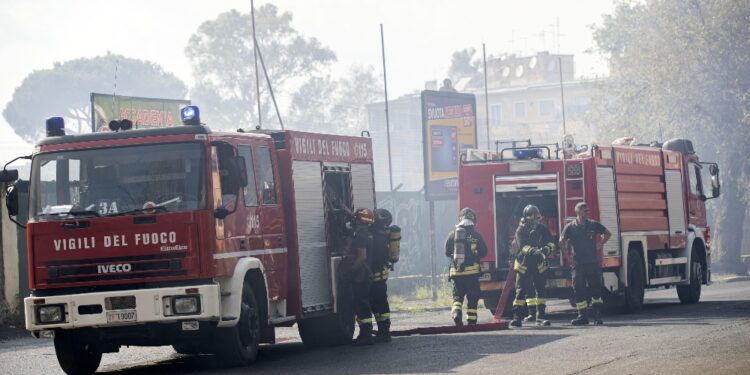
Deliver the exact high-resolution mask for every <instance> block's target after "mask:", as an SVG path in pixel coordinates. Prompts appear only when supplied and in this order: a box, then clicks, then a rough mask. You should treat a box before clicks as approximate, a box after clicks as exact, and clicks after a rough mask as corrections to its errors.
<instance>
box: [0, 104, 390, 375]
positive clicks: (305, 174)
mask: <svg viewBox="0 0 750 375" xmlns="http://www.w3.org/2000/svg"><path fill="white" fill-rule="evenodd" d="M187 112H188V115H193V116H195V114H196V113H197V108H193V112H191V111H187ZM183 114H185V113H184V112H183ZM185 122H186V123H188V124H190V125H184V126H176V127H169V128H159V129H147V130H120V131H117V132H114V131H113V132H107V133H96V134H82V135H64V130H62V129H64V128H63V126H64V125H62V119H61V118H53V119H51V120H50V121H48V135H51V136H49V137H47V138H45V139H44V140H42V141H41V142H39V143H38V144H37V146H36V150H35V152H34V154H33V156H32V157H31V158H32V172H31V182H30V194H29V196H30V204H29V220H28V223H27V226H26V230H27V239H28V254H29V258H28V267H29V285H30V288H31V289H32V291H33V292H32V295H31V296H30V297H28V298H26V299H25V300H24V304H25V315H26V316H25V319H26V328H27V329H28V330H30V331H31V332H32V333H33V334H34V335H35V336H37V337H38V336H40V335H42V334H49V333H52V332H54V343H55V349H56V353H57V358H58V360H59V363H60V365H61V367H62V368H63V370H65V372H67V373H89V372H94V371H95V370H96V368H97V367H98V365H99V362H100V360H101V356H102V353H111V352H117V351H118V350H119V348H120V347H121V346H122V345H144V346H157V345H172V346H174V348H175V349H176V350H177V351H178V352H184V353H189V352H211V353H216V354H218V355H219V356H220V357H221V358H222V363H226V364H230V365H243V364H247V363H250V362H252V361H253V360H254V359H255V357H256V354H257V351H258V345H259V343H273V342H274V327H278V326H292V325H294V324H295V323H296V324H297V325H298V326H299V332H300V335H301V337H302V340H303V341H304V343H305V344H306V345H336V344H342V343H348V342H349V341H350V340H351V337H352V335H353V332H354V321H353V318H354V314H353V311H352V308H351V304H350V303H349V302H348V298H347V288H346V286H345V285H344V283H340V282H339V279H338V277H337V275H338V272H337V271H338V264H339V262H340V261H341V259H342V257H343V256H344V252H345V249H346V247H347V240H348V235H347V233H346V229H345V226H346V220H347V219H346V217H347V212H351V211H352V210H353V209H354V208H355V207H368V208H372V209H374V208H375V193H374V182H373V164H372V147H371V140H370V139H369V138H368V137H350V136H339V135H326V134H314V133H305V132H297V131H251V132H242V131H238V132H213V131H211V130H210V129H209V128H207V127H205V126H202V125H200V123H199V121H195V120H192V121H188V120H186V121H185ZM123 123H125V121H123ZM128 125H129V124H128ZM114 127H115V129H117V128H118V126H117V124H114ZM125 127H128V126H124V127H123V126H120V127H119V128H125ZM2 177H3V178H2V179H3V180H5V182H7V181H9V180H13V179H14V178H16V177H17V172H15V173H14V171H4V172H3V173H2ZM13 196H14V194H13V193H11V200H10V201H11V204H10V206H9V212H13V213H15V212H17V207H16V206H14V205H17V203H13V199H12V198H13Z"/></svg>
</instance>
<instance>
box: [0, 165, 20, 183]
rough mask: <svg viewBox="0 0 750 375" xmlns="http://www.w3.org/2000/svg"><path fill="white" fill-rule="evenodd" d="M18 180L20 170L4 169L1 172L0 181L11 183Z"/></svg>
mask: <svg viewBox="0 0 750 375" xmlns="http://www.w3.org/2000/svg"><path fill="white" fill-rule="evenodd" d="M15 180H18V170H16V169H3V170H2V171H1V172H0V182H3V183H6V184H7V183H9V182H13V181H15Z"/></svg>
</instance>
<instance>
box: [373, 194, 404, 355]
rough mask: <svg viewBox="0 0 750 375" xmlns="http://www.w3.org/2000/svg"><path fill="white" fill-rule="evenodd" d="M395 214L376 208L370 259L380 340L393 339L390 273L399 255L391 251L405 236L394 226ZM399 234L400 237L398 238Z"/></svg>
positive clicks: (377, 337) (374, 311)
mask: <svg viewBox="0 0 750 375" xmlns="http://www.w3.org/2000/svg"><path fill="white" fill-rule="evenodd" d="M392 221H393V216H392V215H391V213H390V212H389V211H388V210H386V209H383V208H379V209H377V210H375V223H374V224H373V225H372V226H371V227H370V232H371V233H372V237H373V251H372V256H368V257H367V260H368V263H369V265H370V270H372V275H371V276H370V305H371V306H372V312H373V314H375V321H377V323H378V333H377V335H376V336H375V341H377V342H389V341H391V307H390V306H389V304H388V285H387V284H386V283H387V282H388V275H389V273H390V271H391V270H392V269H393V263H395V262H397V261H398V255H397V254H396V255H395V259H394V252H393V251H391V248H392V247H393V246H392V242H393V241H398V240H400V239H401V237H400V236H401V230H400V229H399V228H398V227H397V226H395V225H393V226H392V225H391V222H392ZM394 234H397V236H398V238H395V237H396V236H394Z"/></svg>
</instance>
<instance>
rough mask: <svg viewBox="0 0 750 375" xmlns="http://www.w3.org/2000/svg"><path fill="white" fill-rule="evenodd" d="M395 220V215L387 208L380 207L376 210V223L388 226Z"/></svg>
mask: <svg viewBox="0 0 750 375" xmlns="http://www.w3.org/2000/svg"><path fill="white" fill-rule="evenodd" d="M391 222H393V215H391V212H390V211H388V210H386V209H385V208H378V209H377V210H375V223H377V224H378V225H382V226H383V227H387V226H389V225H391Z"/></svg>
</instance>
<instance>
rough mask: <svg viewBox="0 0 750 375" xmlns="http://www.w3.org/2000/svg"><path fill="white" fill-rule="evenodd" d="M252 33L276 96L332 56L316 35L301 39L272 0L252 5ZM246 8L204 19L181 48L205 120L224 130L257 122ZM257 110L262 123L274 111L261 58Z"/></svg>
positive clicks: (315, 71)
mask: <svg viewBox="0 0 750 375" xmlns="http://www.w3.org/2000/svg"><path fill="white" fill-rule="evenodd" d="M255 14H256V17H255V20H256V34H257V39H258V44H259V50H260V52H261V53H262V54H263V59H264V61H265V65H266V69H267V71H268V76H269V78H270V80H271V83H272V85H273V89H274V93H275V94H276V96H277V98H279V97H283V96H284V95H285V94H290V93H291V90H292V87H294V86H299V85H300V84H301V83H303V82H305V81H307V80H309V79H311V77H314V76H316V75H317V74H318V73H319V72H320V71H321V70H323V68H326V67H328V66H329V65H330V64H331V63H333V62H334V61H336V55H335V54H334V53H333V51H331V50H329V49H328V48H325V47H323V46H322V45H321V44H320V42H319V41H318V40H317V39H315V38H305V37H304V36H302V35H300V34H299V32H298V31H297V30H295V29H294V28H293V27H292V25H291V21H292V15H291V13H289V12H283V13H280V12H279V10H278V8H277V7H276V6H274V5H272V4H265V5H263V6H261V7H260V8H258V9H257V10H256V13H255ZM252 35H253V34H252V19H251V16H250V13H249V12H248V13H240V12H238V11H237V10H231V11H229V12H226V13H222V14H220V15H219V16H218V17H217V18H216V19H215V20H212V21H207V22H204V23H203V24H202V25H201V26H200V27H199V28H198V31H197V32H196V33H195V34H193V35H192V36H191V37H190V41H189V43H188V46H187V47H186V48H185V53H186V55H187V57H188V58H189V59H190V61H191V63H192V66H193V75H194V77H195V87H194V88H193V89H192V98H193V100H194V101H195V102H197V103H201V105H202V106H203V107H204V108H205V109H204V111H203V113H204V114H205V116H204V117H205V119H206V120H207V122H208V123H210V124H211V125H212V126H214V127H217V128H223V129H234V128H238V127H249V125H250V124H257V105H256V89H255V66H254V63H253V61H254V60H253V59H254V51H253V39H252ZM258 69H259V70H260V73H259V77H260V83H261V85H260V86H261V93H260V97H261V112H262V113H263V117H264V121H263V122H264V124H267V123H269V122H275V117H276V114H275V111H274V110H273V105H272V102H271V98H270V94H269V93H268V87H267V85H266V83H265V79H264V77H263V73H262V69H261V65H260V62H258Z"/></svg>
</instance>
